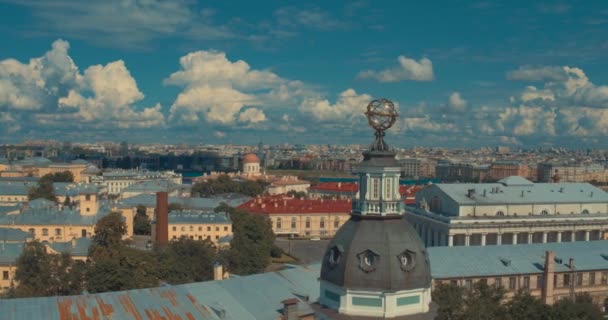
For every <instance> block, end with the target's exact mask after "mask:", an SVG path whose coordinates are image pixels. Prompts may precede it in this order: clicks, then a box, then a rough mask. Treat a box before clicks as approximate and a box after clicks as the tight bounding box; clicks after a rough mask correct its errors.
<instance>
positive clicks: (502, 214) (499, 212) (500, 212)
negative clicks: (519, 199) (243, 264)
mask: <svg viewBox="0 0 608 320" xmlns="http://www.w3.org/2000/svg"><path fill="white" fill-rule="evenodd" d="M496 215H497V216H499V217H502V216H504V215H505V213H504V211H502V210H498V211H496Z"/></svg>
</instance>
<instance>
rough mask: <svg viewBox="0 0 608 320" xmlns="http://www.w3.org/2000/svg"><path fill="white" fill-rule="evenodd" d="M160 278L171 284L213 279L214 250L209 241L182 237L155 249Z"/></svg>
mask: <svg viewBox="0 0 608 320" xmlns="http://www.w3.org/2000/svg"><path fill="white" fill-rule="evenodd" d="M156 254H157V259H158V262H159V265H158V268H159V273H160V278H161V279H163V280H164V281H167V282H168V283H171V284H182V283H189V282H200V281H205V280H211V279H213V262H214V261H215V258H216V257H215V248H214V246H213V244H212V243H211V242H210V241H209V240H204V241H197V240H192V239H188V238H185V237H182V238H180V239H178V240H177V241H172V242H171V243H170V244H169V245H168V246H165V247H157V248H156Z"/></svg>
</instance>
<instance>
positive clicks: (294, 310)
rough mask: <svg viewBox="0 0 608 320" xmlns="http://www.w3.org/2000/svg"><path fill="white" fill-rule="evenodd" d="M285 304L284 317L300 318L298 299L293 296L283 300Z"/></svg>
mask: <svg viewBox="0 0 608 320" xmlns="http://www.w3.org/2000/svg"><path fill="white" fill-rule="evenodd" d="M281 303H282V304H283V319H284V320H298V299H296V298H291V299H287V300H283V301H281Z"/></svg>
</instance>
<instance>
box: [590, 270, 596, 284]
mask: <svg viewBox="0 0 608 320" xmlns="http://www.w3.org/2000/svg"><path fill="white" fill-rule="evenodd" d="M594 284H595V272H589V285H590V286H592V285H594Z"/></svg>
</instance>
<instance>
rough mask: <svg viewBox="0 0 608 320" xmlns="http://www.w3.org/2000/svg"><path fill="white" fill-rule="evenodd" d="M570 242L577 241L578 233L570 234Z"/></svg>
mask: <svg viewBox="0 0 608 320" xmlns="http://www.w3.org/2000/svg"><path fill="white" fill-rule="evenodd" d="M570 241H571V242H574V241H576V231H572V233H571V234H570Z"/></svg>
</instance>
